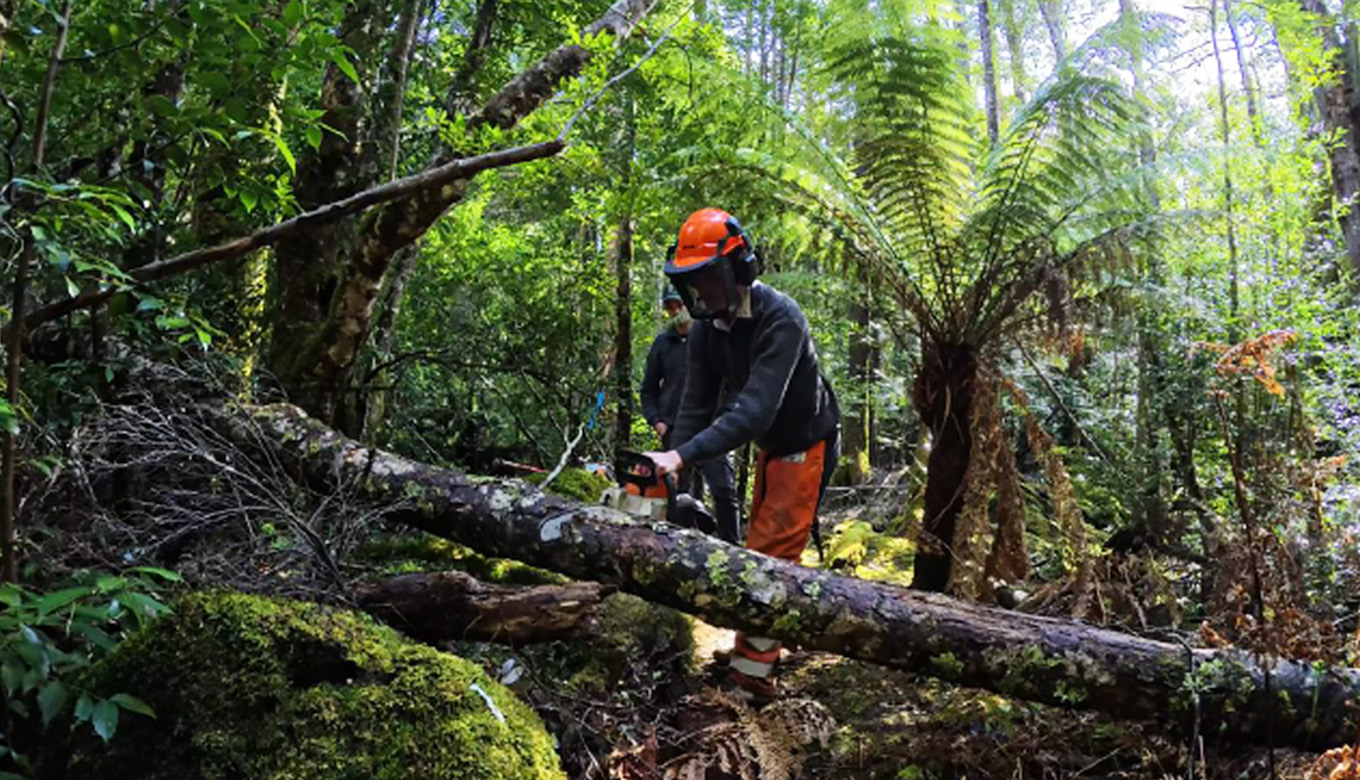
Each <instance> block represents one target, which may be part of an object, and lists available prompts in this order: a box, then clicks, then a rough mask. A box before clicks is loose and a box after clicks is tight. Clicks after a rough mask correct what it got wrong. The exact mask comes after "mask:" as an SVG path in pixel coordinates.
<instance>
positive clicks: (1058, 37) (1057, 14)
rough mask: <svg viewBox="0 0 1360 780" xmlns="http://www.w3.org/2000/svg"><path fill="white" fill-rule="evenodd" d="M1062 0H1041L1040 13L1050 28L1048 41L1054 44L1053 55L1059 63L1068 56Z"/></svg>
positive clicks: (1046, 25)
mask: <svg viewBox="0 0 1360 780" xmlns="http://www.w3.org/2000/svg"><path fill="white" fill-rule="evenodd" d="M1062 13H1063V12H1062V0H1039V14H1040V15H1041V16H1043V17H1044V27H1046V28H1047V29H1048V42H1049V43H1051V44H1053V56H1054V58H1055V59H1056V60H1057V62H1058V63H1060V64H1061V63H1062V61H1063V59H1064V58H1066V57H1067V40H1066V38H1065V37H1064V36H1063V28H1062Z"/></svg>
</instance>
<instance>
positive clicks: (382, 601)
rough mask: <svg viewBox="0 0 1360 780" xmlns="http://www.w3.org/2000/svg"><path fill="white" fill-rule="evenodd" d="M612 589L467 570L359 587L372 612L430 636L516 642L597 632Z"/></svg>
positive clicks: (361, 600)
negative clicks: (521, 581) (598, 613)
mask: <svg viewBox="0 0 1360 780" xmlns="http://www.w3.org/2000/svg"><path fill="white" fill-rule="evenodd" d="M607 594H608V589H607V588H606V587H604V586H601V585H600V584H598V583H594V582H571V583H567V584H566V585H533V586H528V585H495V584H488V583H484V582H481V581H479V580H477V579H476V578H474V577H472V576H471V575H468V574H465V573H463V572H460V571H440V572H420V573H414V574H400V575H397V576H395V577H388V578H387V579H384V580H379V581H377V582H374V583H369V584H366V585H363V586H360V587H359V588H358V589H357V594H356V595H357V596H358V600H359V606H360V607H361V608H363V610H364V611H365V612H368V613H369V614H371V615H373V616H374V617H376V618H378V619H379V620H381V621H383V622H384V623H387V624H388V625H390V626H392V627H393V628H397V629H399V630H401V631H402V632H403V633H405V634H407V635H408V636H410V637H412V638H414V639H419V640H420V641H422V642H431V643H433V642H444V641H450V640H458V639H463V640H470V641H476V642H501V643H508V644H514V645H522V644H531V643H534V642H549V641H552V640H554V639H571V638H575V637H580V636H585V635H588V634H589V633H591V632H592V630H593V629H594V625H595V608H596V607H598V606H599V604H600V599H601V598H603V597H604V596H605V595H607Z"/></svg>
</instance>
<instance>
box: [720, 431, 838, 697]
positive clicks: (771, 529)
mask: <svg viewBox="0 0 1360 780" xmlns="http://www.w3.org/2000/svg"><path fill="white" fill-rule="evenodd" d="M825 465H826V442H825V441H819V442H817V443H816V444H814V445H812V446H811V447H809V448H807V449H806V450H803V451H802V452H798V453H794V454H793V455H787V456H784V457H779V458H775V457H770V455H769V453H767V452H764V451H763V450H762V451H761V452H760V453H759V455H758V457H757V458H756V484H755V492H754V496H753V498H752V500H751V527H750V529H749V530H748V531H747V532H746V546H747V547H748V548H750V549H752V550H755V551H756V552H760V553H765V554H766V555H770V556H773V557H775V558H782V559H784V560H786V561H797V560H798V559H799V558H800V557H802V554H803V549H804V548H805V547H807V543H808V538H809V537H810V536H811V535H812V524H813V523H815V522H817V505H818V504H819V503H820V502H821V497H822V473H823V467H824V466H825ZM732 649H733V650H734V652H733V654H732V661H731V668H732V669H734V670H736V671H738V672H741V673H742V674H745V675H747V676H749V677H757V678H762V679H764V678H768V677H770V676H771V674H772V673H773V671H774V663H775V661H776V660H778V659H779V642H778V641H777V640H774V639H768V638H765V637H753V636H746V635H745V634H742V633H741V632H738V633H737V637H736V643H735V645H734V647H733V648H732Z"/></svg>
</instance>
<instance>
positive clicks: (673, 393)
mask: <svg viewBox="0 0 1360 780" xmlns="http://www.w3.org/2000/svg"><path fill="white" fill-rule="evenodd" d="M661 307H662V310H663V311H664V312H665V314H666V328H665V330H663V331H661V333H659V334H657V337H656V339H655V340H654V341H652V349H651V351H650V352H648V353H647V367H646V369H645V370H644V371H643V374H642V388H641V390H640V392H639V395H640V396H641V397H642V413H643V415H645V416H646V418H647V424H648V425H650V426H652V428H653V429H654V430H655V431H656V435H657V436H659V437H661V448H662V449H663V450H669V449H671V446H672V440H673V439H674V438H675V421H676V418H677V417H678V416H679V414H680V399H681V395H682V394H683V393H684V390H685V375H686V373H687V371H688V368H689V364H688V361H687V357H686V350H685V345H686V343H687V342H688V341H689V332H690V328H691V327H692V326H693V324H694V321H693V319H692V318H691V317H690V315H689V312H688V311H686V309H685V305H684V302H683V300H682V299H681V298H680V293H679V292H677V291H676V289H675V287H674V286H673V285H671V284H670V283H669V282H667V283H666V287H665V291H664V292H663V293H662V294H661ZM698 470H699V471H700V472H701V473H702V474H703V480H704V482H707V483H708V489H709V492H710V493H711V494H712V496H713V498H712V504H713V514H714V517H715V519H716V521H717V534H716V535H717V536H718V538H720V539H722V540H723V541H725V542H727V543H729V544H739V543H740V539H741V532H740V530H739V529H738V527H737V494H736V491H735V490H734V489H733V488H732V457H731V455H730V454H728V453H723V454H721V455H719V456H718V457H714V458H709V459H707V460H705V461H703V462H701V463H700V464H699V469H698ZM687 488H692V489H688V490H687V491H686V492H689V493H690V494H692V495H693V496H694V497H695V498H701V497H702V495H701V494H702V491H701V490H700V489H699V480H698V479H697V478H695V479H693V484H692V485H684V486H682V490H684V489H687Z"/></svg>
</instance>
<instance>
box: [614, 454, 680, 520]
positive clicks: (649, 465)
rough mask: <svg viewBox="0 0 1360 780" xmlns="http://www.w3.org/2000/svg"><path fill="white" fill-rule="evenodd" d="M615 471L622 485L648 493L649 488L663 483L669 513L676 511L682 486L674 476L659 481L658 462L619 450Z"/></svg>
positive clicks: (668, 475) (642, 455)
mask: <svg viewBox="0 0 1360 780" xmlns="http://www.w3.org/2000/svg"><path fill="white" fill-rule="evenodd" d="M615 469H616V472H617V479H618V481H619V484H620V485H625V484H631V485H636V486H637V487H638V489H640V490H643V491H646V490H647V489H648V488H650V487H654V486H655V485H656V484H657V482H661V484H663V485H664V486H665V488H666V509H667V511H668V512H670V511H672V510H674V509H675V497H676V495H677V494H679V492H680V485H679V483H678V482H677V481H676V479H675V475H674V474H667V475H666V476H665V478H664V479H658V477H657V474H656V461H654V460H652V459H651V458H649V457H647V456H646V455H644V454H642V453H641V452H634V451H632V450H619V452H618V462H617V464H616V465H615Z"/></svg>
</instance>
